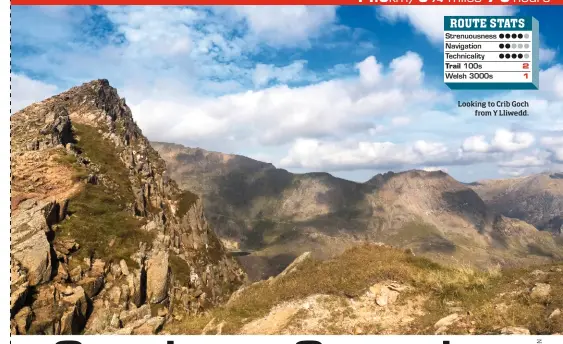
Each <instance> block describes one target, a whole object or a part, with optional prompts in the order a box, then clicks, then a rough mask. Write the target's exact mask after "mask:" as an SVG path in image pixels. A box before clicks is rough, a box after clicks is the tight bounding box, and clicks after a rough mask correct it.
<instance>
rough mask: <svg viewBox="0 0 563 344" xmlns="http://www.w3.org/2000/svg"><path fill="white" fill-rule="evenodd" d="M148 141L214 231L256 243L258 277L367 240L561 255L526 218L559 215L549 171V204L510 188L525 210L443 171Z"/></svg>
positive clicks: (246, 244)
mask: <svg viewBox="0 0 563 344" xmlns="http://www.w3.org/2000/svg"><path fill="white" fill-rule="evenodd" d="M151 144H152V145H153V147H154V148H155V149H156V150H157V151H158V152H159V153H160V155H161V156H162V158H163V159H164V160H165V161H166V166H167V169H168V170H169V172H170V176H171V178H173V179H175V180H176V181H177V183H178V184H179V186H180V187H181V188H184V189H187V190H191V191H193V192H195V193H197V194H198V195H200V196H201V197H202V198H203V200H204V204H205V212H206V215H207V217H208V219H209V221H210V223H212V226H213V228H214V230H215V231H216V233H217V234H218V235H219V236H220V237H221V238H222V239H223V240H225V241H226V242H228V243H229V244H231V245H232V246H233V247H237V246H238V247H240V248H241V249H242V250H247V251H252V254H250V255H247V256H243V257H240V259H239V260H240V261H241V264H242V265H243V266H244V267H245V269H246V271H247V273H248V275H249V277H250V278H251V279H256V280H258V279H263V278H268V277H269V276H272V275H275V274H277V273H279V272H281V271H282V270H283V268H284V267H285V266H287V264H289V263H290V262H291V261H292V260H293V259H295V258H296V257H297V256H299V255H300V254H302V253H303V252H305V251H311V254H312V255H313V256H315V257H316V258H320V259H326V258H330V257H333V256H334V255H335V254H339V253H342V252H343V250H344V249H346V248H350V247H353V246H355V245H357V244H359V243H364V242H384V243H387V244H391V245H393V246H397V247H404V248H410V249H412V250H414V252H416V253H417V254H422V255H425V256H427V257H430V258H432V259H434V260H436V261H439V262H441V263H445V264H460V263H461V264H471V265H474V266H477V267H480V268H487V267H491V266H496V265H497V264H500V265H502V266H510V265H515V266H521V265H525V264H537V263H549V262H551V261H553V260H561V259H563V241H562V240H563V237H561V236H560V235H559V234H557V233H556V232H554V231H552V232H550V231H541V230H538V228H537V227H534V224H535V223H536V222H531V223H529V222H526V221H528V220H529V218H528V217H526V216H521V215H522V214H523V213H525V212H526V211H528V210H529V211H530V214H539V215H546V216H545V219H551V218H556V215H558V210H560V208H559V207H560V204H559V203H561V202H560V201H561V199H562V198H561V194H560V193H559V194H557V193H555V190H558V189H555V188H554V187H553V186H554V185H559V184H560V182H561V181H562V180H563V179H554V178H548V179H549V180H548V179H546V182H545V183H543V184H542V185H545V187H544V186H542V187H541V188H538V192H536V193H535V194H536V195H542V192H543V191H542V190H546V189H548V190H549V189H551V191H549V195H547V196H542V197H543V199H545V202H541V203H539V202H536V201H535V200H536V199H538V198H540V197H535V198H530V199H529V200H528V199H527V198H526V195H527V194H525V193H522V192H519V193H517V194H511V195H510V198H511V199H513V200H514V201H515V202H511V203H509V204H513V205H515V204H523V205H524V206H523V207H520V208H518V207H516V206H514V208H515V209H521V210H520V211H519V213H516V212H508V211H506V210H507V209H506V208H510V207H511V206H509V205H508V204H507V205H506V206H505V207H504V208H505V209H501V208H500V207H496V206H494V204H493V203H491V202H490V198H491V197H487V195H484V194H483V193H482V192H481V191H480V190H478V189H474V188H473V187H472V186H471V185H467V184H464V183H461V182H459V181H457V180H455V179H454V178H453V177H452V176H450V175H448V174H447V173H445V172H442V171H422V170H410V171H404V172H387V173H383V174H378V175H376V176H374V177H373V178H371V179H370V180H368V181H366V182H365V183H358V182H353V181H349V180H344V179H341V178H337V177H334V176H332V175H330V174H328V173H304V174H294V173H290V172H288V171H286V170H284V169H278V168H276V167H275V166H273V165H272V164H268V163H264V162H260V161H257V160H254V159H250V158H247V157H244V156H240V155H231V154H224V153H220V152H212V151H206V150H204V149H201V148H189V147H183V146H181V145H178V144H168V143H163V142H151ZM542 188H543V189H542ZM519 196H521V197H519ZM504 199H507V197H503V198H502V199H500V198H499V201H498V202H497V204H498V205H501V204H502V203H503V200H504ZM544 204H545V205H546V206H545V207H544V206H543V205H544ZM534 209H537V211H535V210H534ZM544 209H546V210H545V211H544ZM547 210H549V211H547ZM559 213H560V211H559ZM559 215H560V214H559ZM552 222H554V221H552ZM542 229H543V228H542Z"/></svg>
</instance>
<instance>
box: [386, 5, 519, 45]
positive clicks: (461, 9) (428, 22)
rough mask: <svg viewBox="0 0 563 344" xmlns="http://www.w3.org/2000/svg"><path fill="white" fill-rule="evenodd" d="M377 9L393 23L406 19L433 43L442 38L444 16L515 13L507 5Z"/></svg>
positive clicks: (439, 41) (512, 8) (389, 7)
mask: <svg viewBox="0 0 563 344" xmlns="http://www.w3.org/2000/svg"><path fill="white" fill-rule="evenodd" d="M377 11H378V13H379V15H380V17H382V18H383V19H385V20H387V21H389V22H391V23H393V22H396V21H398V20H406V21H408V22H409V23H410V24H411V25H412V26H413V27H414V28H415V29H416V30H417V31H419V32H421V33H422V34H424V35H425V36H426V37H428V39H429V40H430V41H432V42H434V43H441V42H442V41H443V40H444V16H458V15H462V16H481V15H488V16H505V15H513V14H515V13H516V9H515V8H514V7H509V6H381V7H378V8H377Z"/></svg>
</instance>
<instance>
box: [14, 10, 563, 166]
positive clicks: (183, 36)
mask: <svg viewBox="0 0 563 344" xmlns="http://www.w3.org/2000/svg"><path fill="white" fill-rule="evenodd" d="M438 7H440V8H432V9H431V10H430V9H428V10H427V9H425V8H419V9H417V10H416V11H415V10H411V7H410V6H409V8H405V7H404V6H397V7H389V6H386V7H382V8H378V11H379V13H380V14H381V15H384V16H385V15H386V16H387V17H386V18H387V20H391V21H394V20H408V21H409V22H411V24H412V25H413V26H414V27H415V28H417V30H419V31H420V32H422V33H424V34H425V35H427V36H428V37H429V38H430V39H431V41H432V42H436V43H439V42H441V39H442V25H443V20H442V18H443V15H445V14H448V15H451V14H454V15H455V14H475V15H478V14H505V13H507V12H511V11H513V10H512V9H509V8H507V7H497V6H493V7H488V8H483V7H475V6H461V7H459V8H458V7H455V8H454V7H445V6H438ZM442 7H444V8H442ZM25 11H32V12H33V13H35V11H39V12H40V11H41V10H40V9H37V8H17V9H15V12H19V13H20V14H18V18H20V19H21V18H24V19H25V23H26V24H27V26H26V27H25V28H23V26H24V25H23V24H18V25H16V26H15V27H14V39H16V40H19V42H24V43H25V44H29V45H30V46H31V47H33V48H37V49H38V50H39V51H40V52H41V53H38V54H28V55H25V56H20V57H18V59H17V60H16V61H14V63H15V66H16V68H15V69H16V70H25V71H29V75H48V76H49V77H50V79H49V80H55V81H56V82H57V85H58V86H59V88H61V89H62V88H65V89H66V88H68V87H70V86H73V85H75V84H79V83H81V82H84V81H87V80H89V79H94V78H99V77H107V78H109V80H110V82H111V84H112V85H113V86H115V87H117V88H118V90H119V93H120V95H122V96H125V97H126V98H127V101H128V104H130V106H131V107H132V110H133V113H134V116H135V119H136V121H137V123H138V124H139V125H140V127H141V128H142V129H143V133H145V134H146V135H147V136H148V137H149V138H150V139H153V140H167V141H173V142H178V143H183V144H187V145H197V146H201V147H205V148H209V149H212V150H218V151H224V152H236V153H240V154H249V155H253V154H257V153H256V152H260V153H259V154H260V156H262V157H264V159H265V157H268V160H269V161H280V160H282V161H283V162H284V164H285V166H297V167H305V168H307V169H312V170H324V169H333V170H337V169H353V168H365V167H367V168H371V167H381V168H383V167H382V166H386V168H390V169H393V168H397V167H398V166H411V167H419V168H420V167H423V166H426V168H432V167H434V166H440V168H442V167H443V166H453V165H470V164H473V163H477V162H484V163H486V164H489V165H488V167H487V168H488V170H489V171H490V170H492V168H491V166H490V164H491V163H494V164H497V163H498V162H499V161H500V162H501V163H500V164H503V165H504V166H500V167H502V168H503V169H504V170H509V169H512V170H514V169H520V168H526V169H528V170H529V168H531V167H533V168H536V167H537V168H539V166H531V167H519V166H520V165H525V164H527V165H535V164H539V163H540V160H533V159H532V158H531V157H532V156H534V154H535V153H536V152H537V153H538V154H540V159H543V161H545V162H546V164H550V163H551V164H554V163H556V162H557V161H563V160H562V159H563V149H562V145H560V144H555V141H556V140H555V139H556V138H557V135H558V134H557V133H551V134H550V133H547V131H553V130H563V120H562V119H561V118H560V117H561V116H560V114H561V113H563V68H562V66H561V65H553V66H551V67H550V68H548V69H546V70H543V71H541V73H540V90H539V91H514V92H498V93H491V94H490V95H487V96H486V97H490V98H491V100H504V99H505V100H528V101H529V102H530V103H531V107H530V108H529V110H530V116H529V117H526V118H502V119H501V118H494V119H493V118H488V119H483V118H476V117H474V116H473V114H471V113H469V112H468V109H459V108H457V107H455V106H454V104H453V97H454V95H455V93H453V92H449V91H447V90H444V87H442V84H441V82H440V83H439V85H436V84H435V83H434V81H435V80H434V79H433V78H427V77H426V76H425V73H424V62H425V61H423V60H422V58H421V57H420V55H418V54H416V53H415V52H407V53H405V54H404V55H402V56H399V57H396V58H395V59H393V60H391V62H389V63H387V61H389V60H388V58H389V56H377V58H376V56H368V57H366V56H365V55H362V56H361V57H359V58H358V59H357V60H356V61H355V62H357V63H353V62H352V61H350V59H351V56H352V55H349V54H346V58H345V59H343V60H339V59H340V57H338V54H335V55H334V57H335V61H336V62H335V63H341V64H335V65H333V66H332V67H331V66H326V64H328V63H329V62H327V61H328V60H327V61H323V63H324V64H323V65H322V66H323V68H325V67H326V70H327V72H325V73H322V74H320V75H316V74H314V72H313V71H312V70H311V69H308V68H307V66H308V64H311V65H313V62H316V61H313V58H312V57H311V56H315V55H316V53H318V52H320V51H319V50H317V51H315V54H311V55H307V54H304V49H309V48H313V49H315V48H317V47H320V45H321V44H322V49H327V48H326V46H327V45H330V44H332V47H331V48H330V49H333V50H334V51H336V49H339V52H342V50H343V49H344V48H342V47H343V45H339V44H340V43H342V42H343V41H338V40H337V41H336V42H333V41H330V42H329V41H328V40H327V38H330V37H333V36H331V34H334V33H335V32H337V31H338V30H340V29H341V28H342V27H341V26H339V25H340V24H338V18H337V17H336V14H335V9H334V7H303V6H297V7H287V8H286V7H236V8H234V7H196V8H182V7H108V8H102V9H99V8H98V9H93V8H89V9H88V10H84V9H82V10H79V9H73V10H71V9H70V8H67V7H64V8H53V9H52V10H51V12H50V13H49V14H48V15H47V16H43V17H41V18H42V19H41V20H37V22H38V27H40V28H41V30H45V31H47V30H48V33H38V32H35V31H38V30H35V29H33V30H31V29H30V28H33V25H31V24H32V23H33V22H34V20H33V18H34V17H33V16H28V15H27V14H29V13H28V12H25ZM88 11H90V12H92V11H94V12H97V13H98V12H103V13H98V14H100V15H101V14H107V15H108V17H107V18H106V19H107V20H109V21H110V22H111V23H112V24H113V25H114V27H113V29H114V30H115V31H111V32H110V31H108V32H105V31H104V32H102V31H103V30H97V29H96V30H97V31H96V32H95V33H96V34H94V35H91V36H88V35H84V34H83V32H84V31H87V30H90V29H91V28H90V29H89V28H88V25H90V26H91V25H93V22H92V21H91V18H90V19H88V20H85V21H84V20H83V19H84V18H85V17H88V15H89V14H88ZM490 11H492V12H490ZM22 13H23V14H22ZM24 14H25V15H24ZM47 17H48V18H51V19H49V20H50V21H49V20H47V19H48V18H47ZM46 18H47V19H46ZM53 18H54V19H53ZM64 18H72V19H73V20H63V19H64ZM288 18H292V20H288ZM294 18H298V19H297V20H296V19H294ZM24 19H21V20H20V23H23V21H24ZM92 30H93V29H92ZM346 30H350V28H344V29H342V31H338V32H339V33H338V34H342V33H343V32H347V31H346ZM78 33H80V35H78ZM33 35H35V36H33ZM48 35H52V36H51V37H54V38H53V39H51V38H49V37H43V36H48ZM336 35H337V34H334V36H336ZM350 35H351V34H348V36H346V37H347V38H350ZM18 37H19V38H18ZM22 37H23V38H22ZM55 38H56V39H55ZM350 39H351V40H352V41H354V40H355V38H353V37H352V38H350ZM69 41H70V42H73V44H67V42H69ZM62 42H65V43H62ZM325 43H326V44H325ZM347 43H350V42H347ZM348 47H349V45H348ZM378 49H382V50H383V49H385V47H383V46H381V47H379V46H378ZM360 50H361V51H364V50H362V49H360ZM322 51H326V50H322ZM372 51H373V50H370V54H371V53H372ZM357 53H358V51H354V54H355V55H354V56H358V55H357ZM274 54H276V55H274ZM550 54H551V53H550V51H549V49H548V48H544V49H543V52H542V58H543V59H544V61H547V59H548V58H549V57H550ZM304 57H306V58H310V59H311V61H310V62H309V63H306V61H304V60H303V58H304ZM382 57H384V58H385V59H383V58H382ZM331 60H332V56H331ZM271 61H276V62H275V63H273V62H271ZM382 61H385V63H383V62H382ZM316 68H317V66H315V70H316ZM329 77H330V78H331V79H327V78H329ZM431 77H432V75H431ZM321 80H324V81H321ZM25 81H27V82H28V84H29V83H31V84H33V85H34V86H33V87H32V86H29V85H27V86H25V85H24V86H21V87H19V91H18V90H17V88H16V87H14V98H15V99H21V101H20V104H26V105H27V103H30V102H32V101H34V100H41V99H43V98H44V97H46V96H48V95H51V94H52V93H55V92H56V88H55V87H54V86H52V85H47V84H44V83H41V82H38V81H33V80H29V79H27V80H25ZM297 82H298V83H299V85H302V86H299V87H296V86H295V84H296V83H297ZM272 85H275V86H272ZM28 92H29V93H28ZM33 94H35V95H33ZM17 103H18V101H17V100H15V101H14V104H15V105H16V104H17ZM500 121H502V122H500ZM493 123H494V124H493ZM493 126H494V127H496V126H498V127H503V128H507V129H505V130H500V131H497V132H494V131H491V128H494V127H493ZM472 135H473V136H472ZM466 137H467V139H466V140H463V139H462V138H466ZM535 137H538V138H541V137H543V138H544V139H543V140H540V142H536V141H535V140H534V138H535ZM460 138H461V139H460ZM548 138H551V139H548ZM550 140H551V141H550ZM554 140H555V141H554ZM253 156H257V155H253ZM307 166H308V167H307ZM546 167H549V166H548V165H546ZM454 170H455V168H454ZM460 170H461V168H460ZM528 170H527V171H528ZM464 171H465V169H464ZM487 173H488V172H487Z"/></svg>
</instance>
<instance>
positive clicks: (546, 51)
mask: <svg viewBox="0 0 563 344" xmlns="http://www.w3.org/2000/svg"><path fill="white" fill-rule="evenodd" d="M555 55H557V51H556V50H555V49H550V48H540V62H541V63H550V62H552V61H553V60H554V59H555Z"/></svg>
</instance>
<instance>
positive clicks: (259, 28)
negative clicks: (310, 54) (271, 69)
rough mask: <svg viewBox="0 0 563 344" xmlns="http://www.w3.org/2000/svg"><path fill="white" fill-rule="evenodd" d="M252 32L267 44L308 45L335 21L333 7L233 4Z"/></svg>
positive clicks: (283, 45)
mask: <svg viewBox="0 0 563 344" xmlns="http://www.w3.org/2000/svg"><path fill="white" fill-rule="evenodd" d="M233 9H234V11H235V12H236V13H237V14H239V15H240V16H242V17H244V18H245V20H246V23H247V25H248V28H249V29H250V32H251V34H252V35H253V36H254V37H255V38H256V39H259V40H261V41H263V42H266V43H267V44H268V45H270V46H279V47H296V46H301V45H306V46H307V45H309V44H310V40H311V39H312V38H315V37H319V36H321V35H323V33H324V32H325V30H326V29H327V27H330V25H332V24H334V23H335V22H336V19H337V18H336V6H235V7H233Z"/></svg>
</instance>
